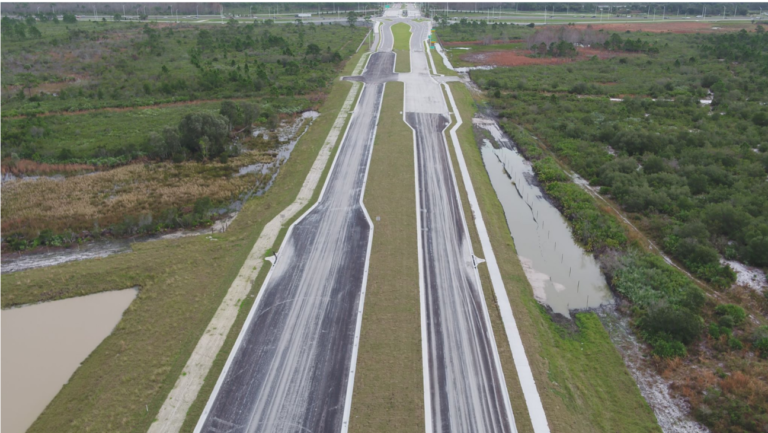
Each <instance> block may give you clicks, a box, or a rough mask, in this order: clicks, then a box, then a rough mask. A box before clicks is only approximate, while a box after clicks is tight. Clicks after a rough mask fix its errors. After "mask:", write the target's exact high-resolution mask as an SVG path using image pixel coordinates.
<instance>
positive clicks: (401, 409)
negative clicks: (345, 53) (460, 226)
mask: <svg viewBox="0 0 768 433" xmlns="http://www.w3.org/2000/svg"><path fill="white" fill-rule="evenodd" d="M403 97H404V95H403V83H399V82H392V83H388V84H387V86H386V90H385V92H384V102H383V106H382V109H381V116H380V117H379V124H378V128H377V134H376V141H375V143H374V147H373V154H372V156H371V165H370V169H369V173H368V181H367V183H366V190H365V198H364V203H365V207H366V208H367V209H368V213H369V214H370V216H371V219H372V220H373V225H374V231H373V245H372V247H371V260H370V269H369V273H368V283H367V292H366V296H365V310H364V312H363V325H362V330H361V336H360V350H359V352H358V358H357V372H356V373H355V389H354V394H353V398H352V414H351V416H350V431H352V432H364V431H397V432H414V433H418V432H422V431H424V401H423V400H424V393H423V387H422V371H421V367H422V363H421V331H420V324H421V321H420V315H419V314H420V309H419V268H418V251H417V239H416V236H417V233H416V193H415V173H414V160H413V135H412V132H411V129H410V128H408V125H406V124H405V122H403V118H402V115H401V114H400V111H401V110H402V107H403Z"/></svg>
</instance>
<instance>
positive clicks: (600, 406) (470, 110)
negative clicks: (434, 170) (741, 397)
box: [449, 83, 660, 432]
mask: <svg viewBox="0 0 768 433" xmlns="http://www.w3.org/2000/svg"><path fill="white" fill-rule="evenodd" d="M450 86H451V90H452V92H453V95H454V98H455V99H456V103H457V104H458V106H459V111H460V113H461V116H462V119H463V122H464V124H463V125H462V126H461V127H460V128H459V130H458V131H457V133H458V136H459V140H460V141H461V146H462V151H463V153H464V157H465V159H466V162H467V166H468V169H469V172H470V176H471V178H472V182H473V184H474V188H475V193H476V194H477V197H478V201H479V204H480V209H481V211H482V213H483V218H484V220H485V223H486V228H487V229H488V233H489V235H490V239H491V244H492V246H493V250H494V253H495V255H496V259H497V262H498V265H499V268H500V270H501V274H502V278H503V280H504V284H505V287H506V290H507V294H508V296H509V298H510V301H511V304H512V310H513V312H514V314H515V320H516V322H517V326H518V328H519V330H520V334H521V338H522V340H523V344H524V346H525V348H526V355H527V356H528V361H529V363H530V365H531V369H532V371H533V374H534V379H535V380H536V384H537V387H538V390H539V394H540V396H541V399H542V403H543V404H544V408H545V411H546V414H547V419H548V422H549V426H550V428H551V429H552V431H573V432H596V431H602V432H613V431H622V432H658V431H660V430H659V428H658V426H657V425H656V420H655V416H654V414H653V412H652V410H651V408H650V407H649V406H648V404H647V403H646V402H645V400H644V399H643V398H642V396H641V395H640V392H639V390H638V388H637V385H636V383H635V382H634V380H633V379H632V377H631V376H630V375H629V372H628V371H627V369H626V367H625V366H624V362H623V361H622V359H621V356H620V355H619V353H618V351H617V350H616V349H615V347H614V346H613V344H612V343H611V341H610V339H609V337H608V334H607V332H606V331H605V329H604V328H603V327H602V325H601V324H600V322H599V320H598V318H597V316H596V315H594V314H592V313H585V314H580V315H578V316H577V319H576V327H577V328H578V332H576V333H571V332H569V331H568V330H566V329H565V328H563V327H561V326H560V325H557V324H555V323H554V322H552V320H551V318H550V316H549V315H548V314H547V313H546V311H545V310H544V309H543V308H542V307H541V306H540V305H539V304H538V303H537V302H536V300H535V299H534V298H533V291H532V289H531V287H530V284H529V283H528V280H527V279H526V277H525V274H524V273H523V270H522V267H521V266H520V262H519V260H518V257H517V253H516V250H515V246H514V242H513V240H512V237H511V235H510V232H509V229H508V227H507V223H506V218H505V216H504V211H503V209H502V207H501V204H500V203H499V201H498V198H497V197H496V193H495V191H494V190H493V187H492V185H491V183H490V180H489V178H488V175H487V173H486V171H485V167H484V166H483V162H482V158H481V155H480V152H479V150H478V147H477V144H476V141H475V137H474V133H473V131H472V127H471V118H472V115H473V114H474V112H475V111H476V108H475V104H474V101H473V100H472V95H471V94H470V92H469V90H467V88H466V87H465V86H464V85H463V84H462V83H451V84H450ZM449 147H452V146H450V145H449ZM456 171H457V174H458V168H457V167H456ZM458 182H459V185H460V186H459V190H460V192H461V196H462V199H463V200H464V202H465V213H466V214H467V215H471V213H469V209H468V206H467V205H466V199H465V192H464V189H463V185H462V181H461V177H460V176H458ZM468 224H469V226H470V232H471V233H470V235H471V236H472V239H473V248H474V249H475V251H476V253H477V254H482V249H481V247H480V245H479V242H478V241H477V237H476V233H475V231H476V230H475V228H474V224H473V223H472V220H469V221H468ZM478 269H479V270H480V274H481V280H482V284H483V290H484V292H485V294H486V302H488V305H489V310H490V313H491V322H492V325H493V329H494V334H495V337H496V341H497V345H498V347H499V351H500V356H501V361H502V367H503V369H504V373H505V376H506V379H507V385H508V387H509V389H510V397H511V399H512V407H513V411H514V413H515V417H516V420H517V422H518V429H519V431H530V427H529V425H527V421H526V418H527V409H525V405H524V402H521V397H522V396H521V393H520V391H519V389H520V388H519V382H518V381H517V379H516V374H515V373H514V367H513V366H512V364H511V362H512V360H511V356H510V353H509V347H508V345H507V344H506V337H505V336H504V330H503V327H501V322H500V318H499V313H498V309H497V308H496V307H495V305H496V303H495V301H494V299H493V295H492V293H490V292H489V291H490V281H489V279H488V276H487V275H488V274H487V268H486V267H485V266H480V267H479V268H478ZM515 394H518V395H515Z"/></svg>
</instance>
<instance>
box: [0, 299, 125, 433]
mask: <svg viewBox="0 0 768 433" xmlns="http://www.w3.org/2000/svg"><path fill="white" fill-rule="evenodd" d="M136 293H137V291H136V290H135V289H126V290H119V291H114V292H104V293H97V294H94V295H88V296H82V297H79V298H71V299H64V300H61V301H52V302H46V303H43V304H36V305H27V306H23V307H18V308H11V309H8V310H3V312H2V364H3V371H2V401H3V406H2V413H1V414H0V418H2V425H1V426H0V430H2V431H3V433H23V432H24V431H26V430H27V429H28V428H29V426H30V425H32V423H33V422H34V421H35V419H36V418H37V417H38V416H39V415H40V413H41V412H42V411H43V409H45V407H46V406H47V405H48V403H50V402H51V400H53V398H54V397H55V396H56V394H57V393H58V392H59V390H60V389H61V387H62V386H64V384H66V383H67V382H68V381H69V378H70V377H71V376H72V373H74V372H75V370H77V367H79V366H80V363H82V362H83V361H84V360H85V359H86V358H87V357H88V355H90V353H91V352H93V350H94V349H95V348H96V347H97V346H98V345H99V344H101V342H102V340H104V339H105V338H106V337H107V336H108V335H109V334H111V333H112V330H113V329H114V328H115V326H117V323H118V322H119V321H120V318H121V317H122V315H123V311H125V309H126V308H128V305H130V304H131V302H132V301H133V299H134V298H135V297H136Z"/></svg>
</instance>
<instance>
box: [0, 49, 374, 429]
mask: <svg viewBox="0 0 768 433" xmlns="http://www.w3.org/2000/svg"><path fill="white" fill-rule="evenodd" d="M360 55H362V51H361V52H360V53H359V54H358V55H356V56H354V57H353V58H352V59H351V60H350V62H349V64H348V69H350V72H351V67H352V66H354V64H355V63H356V62H357V59H358V58H359V56H360ZM350 86H351V83H348V82H340V81H337V82H336V83H335V84H334V87H333V89H332V91H331V93H330V95H329V96H328V99H327V100H326V103H325V104H324V105H323V107H322V108H321V113H322V114H323V115H322V116H320V118H318V119H317V121H316V122H315V123H314V124H313V126H312V128H310V131H308V132H307V134H306V135H305V136H304V138H302V140H300V142H299V144H298V145H297V146H296V148H295V150H294V151H293V153H292V155H291V158H290V159H289V161H288V162H287V163H286V164H285V165H284V166H283V167H282V169H281V172H280V174H279V175H278V178H277V180H276V182H275V184H274V186H273V187H272V188H271V189H270V190H269V191H268V192H267V194H265V195H264V196H262V197H257V198H254V199H252V200H250V201H249V202H247V203H246V205H245V207H244V208H243V211H242V212H241V213H240V215H239V216H238V217H237V219H236V220H235V221H234V222H233V224H232V226H231V227H230V228H229V230H228V231H227V232H226V233H224V234H221V235H216V236H214V238H215V239H217V240H216V241H211V240H209V239H208V238H207V237H204V236H198V237H190V238H183V239H178V240H169V241H156V242H147V243H141V244H134V245H133V251H132V252H130V253H126V254H120V255H115V256H110V257H107V258H103V259H95V260H86V261H81V262H73V263H68V264H64V265H61V266H56V267H52V268H45V269H36V270H29V271H24V272H19V273H14V274H10V275H4V276H3V277H2V283H3V293H2V298H0V299H2V306H3V308H7V307H10V306H13V305H20V304H26V303H35V302H41V301H47V300H54V299H63V298H69V297H74V296H82V295H86V294H90V293H97V292H102V291H107V290H114V289H121V288H125V287H131V286H135V285H138V286H140V287H141V289H140V292H139V295H138V296H137V298H136V300H134V302H133V303H132V304H131V306H130V307H129V308H128V310H126V312H125V314H124V315H123V318H122V320H121V321H120V323H119V324H118V326H117V327H116V329H115V331H114V332H113V333H112V334H111V335H110V336H109V337H107V338H106V339H105V340H104V341H103V342H102V343H101V344H100V345H99V347H98V348H97V349H96V350H94V352H93V353H91V355H90V356H89V357H88V359H86V360H85V361H84V362H83V364H82V365H81V367H80V368H78V370H77V371H76V372H75V374H74V375H73V376H72V378H71V379H70V381H69V383H68V384H67V385H65V386H64V387H63V388H62V390H61V392H59V394H58V395H57V396H56V397H55V398H54V400H53V401H52V402H51V403H50V404H49V405H48V407H47V408H46V410H45V411H44V412H43V414H41V416H40V417H39V418H38V419H37V420H36V421H35V423H34V424H33V425H32V427H31V428H30V430H29V431H30V432H50V431H58V432H69V431H71V432H81V431H113V432H144V431H146V430H147V428H148V427H149V424H150V423H151V422H152V420H153V419H154V417H155V415H156V413H157V411H158V410H159V409H160V406H161V405H162V403H163V401H164V400H165V398H166V396H167V395H168V392H169V391H170V390H171V388H172V387H173V385H174V383H175V382H176V379H177V378H178V376H179V375H180V374H182V368H183V367H184V365H185V363H186V361H187V359H188V358H189V355H190V354H191V352H192V350H193V349H194V347H195V345H196V344H197V341H198V340H199V338H200V336H201V335H202V333H203V331H204V330H205V327H206V326H207V325H208V323H209V321H210V319H211V317H212V316H213V314H214V312H215V311H216V309H217V308H218V306H219V303H220V302H221V299H222V297H223V296H224V294H225V292H226V290H227V289H228V288H229V286H230V284H231V282H232V281H233V279H234V278H235V276H236V275H237V273H238V271H239V269H240V267H241V266H242V263H243V262H244V260H245V258H246V256H247V254H248V252H249V251H250V249H251V247H252V246H253V243H254V242H255V240H256V238H257V237H258V235H259V233H260V232H261V230H262V228H263V226H264V224H266V223H267V222H268V221H270V220H271V219H272V218H273V217H274V216H275V215H277V214H278V213H279V212H281V211H282V210H283V209H284V208H285V207H286V206H287V205H288V204H290V203H291V202H292V201H293V200H294V198H295V197H296V194H297V193H298V191H299V189H300V188H301V185H302V183H303V181H304V178H305V176H306V173H307V172H308V171H309V168H310V167H311V165H312V163H313V162H314V160H315V158H316V156H317V152H318V151H319V150H320V147H321V146H322V144H323V141H324V140H325V137H326V136H327V134H328V131H329V130H330V127H331V125H332V124H333V122H334V121H335V118H336V115H337V114H338V111H339V109H340V108H341V105H342V104H343V102H344V99H345V98H346V95H347V93H348V91H349V88H350ZM329 165H330V164H329ZM319 189H320V188H318V189H317V191H318V192H319ZM267 269H268V267H266V266H265V267H264V268H263V270H267ZM262 274H264V272H262ZM259 286H260V284H259V281H257V284H256V285H255V286H254V287H255V288H258V287H259ZM255 290H257V289H255ZM252 294H253V293H252ZM252 302H253V298H252V297H249V298H247V299H245V300H244V302H243V304H242V306H243V308H242V309H241V315H242V314H244V313H243V312H247V310H248V307H249V306H250V304H251V303H252ZM238 320H241V318H239V319H238ZM239 323H242V321H240V322H239ZM237 332H239V327H238V326H235V327H233V329H232V332H231V333H230V334H231V335H232V334H234V335H236V333H237ZM231 335H230V337H231ZM169 336H173V338H169ZM229 341H233V340H231V338H230V340H228V342H229ZM229 347H231V343H230V346H229ZM225 352H226V351H225V350H222V353H225ZM224 357H226V354H225V355H224ZM214 377H215V376H214ZM214 381H215V379H214ZM210 382H211V381H209V382H208V384H210V385H212V383H210ZM145 405H146V406H147V407H148V408H149V411H147V410H146V409H145ZM190 413H192V412H191V411H190Z"/></svg>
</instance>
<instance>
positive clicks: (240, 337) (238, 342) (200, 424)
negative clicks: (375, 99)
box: [194, 54, 370, 433]
mask: <svg viewBox="0 0 768 433" xmlns="http://www.w3.org/2000/svg"><path fill="white" fill-rule="evenodd" d="M363 55H365V54H363ZM361 60H362V58H361ZM369 60H370V55H368V59H367V60H366V65H367V62H368V61H369ZM355 69H357V67H356V68H355ZM353 72H354V71H353ZM357 84H358V83H357V82H353V83H352V88H351V89H350V93H354V94H356V95H358V92H357V87H358V86H357ZM363 88H365V83H363ZM359 95H362V90H361V91H360V92H359ZM359 103H360V97H359V96H357V102H356V103H355V109H353V110H352V114H351V116H350V117H349V122H348V123H347V128H346V130H345V131H344V136H342V138H341V141H340V142H339V148H338V150H337V151H336V156H334V158H333V163H332V164H331V168H330V170H329V171H328V176H327V177H326V178H325V183H324V184H323V189H322V190H321V191H320V195H319V196H318V198H317V201H316V202H315V203H314V204H313V205H312V206H311V207H310V208H309V209H307V211H306V212H305V213H303V214H302V215H301V216H300V217H299V218H297V219H296V221H294V222H293V224H291V226H290V227H289V228H288V231H287V232H286V233H285V237H283V241H285V240H286V239H288V238H289V237H290V235H291V232H292V231H293V227H294V226H295V225H296V224H298V223H299V222H300V221H301V220H302V219H304V217H306V216H307V215H308V214H309V213H310V212H312V210H314V208H315V207H317V204H318V203H320V201H321V200H322V198H323V195H324V194H325V189H326V188H327V186H328V180H329V179H330V177H331V174H332V173H333V169H334V167H335V166H336V161H337V160H338V158H339V153H340V151H341V146H342V145H343V144H344V139H345V138H346V137H347V132H348V131H349V126H350V125H351V124H352V120H353V119H354V116H355V111H356V108H357V105H358V104H359ZM274 269H275V268H274V267H270V269H269V272H268V273H267V277H266V278H265V279H264V283H262V285H261V288H260V289H259V294H258V295H257V296H256V300H255V301H254V303H253V306H252V307H251V311H250V312H249V313H248V317H247V318H246V319H245V322H244V323H243V327H242V328H241V329H240V334H239V335H238V336H237V340H235V344H234V346H232V350H231V351H230V352H229V356H228V357H227V362H226V363H225V364H224V369H223V370H222V371H221V374H219V378H218V379H217V380H216V385H215V386H214V388H213V391H212V392H211V396H210V397H209V398H208V402H207V403H206V405H205V408H204V409H203V413H202V414H200V418H199V419H198V421H197V425H196V426H195V430H194V433H200V431H201V430H202V428H203V424H205V420H206V419H207V417H208V413H209V412H210V411H211V407H212V406H213V403H214V402H215V401H216V397H217V396H218V394H219V390H220V389H221V385H222V384H223V383H224V378H226V376H227V373H228V372H229V369H230V367H231V366H232V361H233V360H234V358H235V355H236V354H237V351H238V349H239V348H240V345H241V344H242V340H243V338H244V336H245V333H246V331H247V330H248V327H249V326H250V324H251V321H252V320H253V315H254V313H255V312H256V310H257V307H258V306H259V302H260V301H261V299H262V295H263V293H264V288H265V287H267V284H268V283H269V279H270V277H271V276H272V272H273V271H274Z"/></svg>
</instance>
